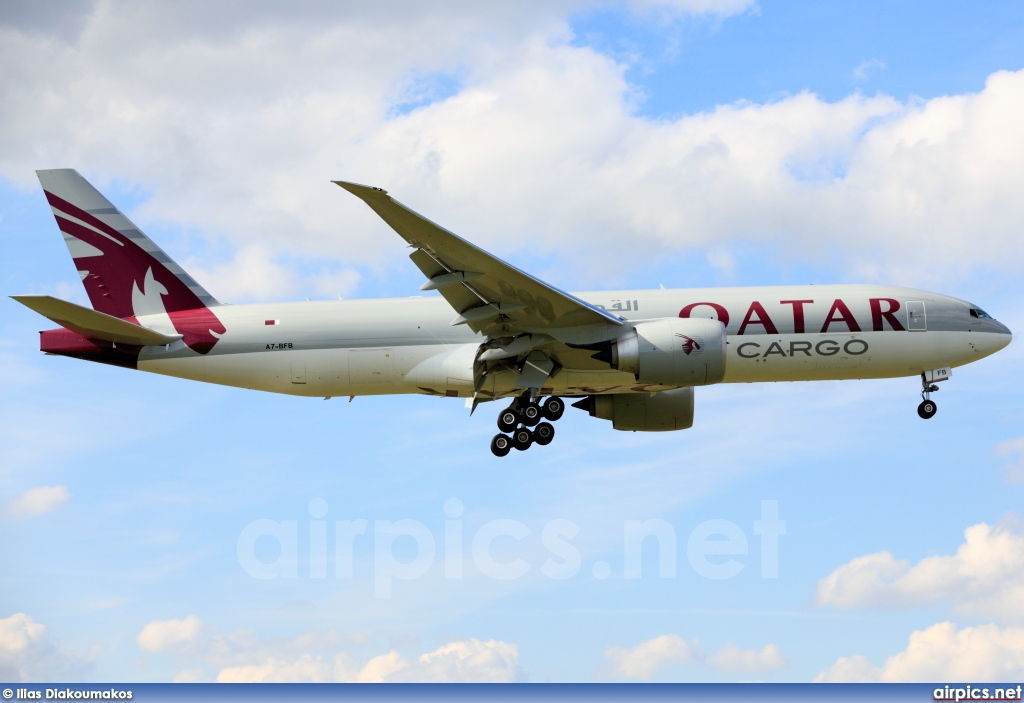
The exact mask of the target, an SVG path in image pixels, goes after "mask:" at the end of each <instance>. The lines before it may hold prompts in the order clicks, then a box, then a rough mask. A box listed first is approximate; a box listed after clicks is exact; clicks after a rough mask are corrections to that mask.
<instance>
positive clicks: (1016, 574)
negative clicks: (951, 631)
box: [817, 521, 1024, 622]
mask: <svg viewBox="0 0 1024 703" xmlns="http://www.w3.org/2000/svg"><path fill="white" fill-rule="evenodd" d="M939 600H942V601H946V602H948V603H950V604H951V605H952V607H953V608H954V610H956V611H957V612H960V613H964V614H968V615H972V616H977V617H984V618H995V619H997V620H1002V621H1017V622H1021V621H1024V532H1022V531H1021V529H1020V526H1019V524H1017V523H1016V522H1014V521H1004V522H1003V523H1000V524H998V525H994V526H992V525H986V524H984V523H982V524H978V525H973V526H971V527H968V528H967V529H966V530H964V543H963V544H962V545H960V546H959V547H958V548H957V550H956V553H955V554H952V555H946V556H933V557H927V558H925V559H922V560H921V561H919V562H918V563H917V564H915V565H913V566H912V565H910V563H909V562H907V561H905V560H898V559H896V558H895V557H894V556H893V555H892V554H890V553H889V552H877V553H875V554H868V555H866V556H862V557H858V558H856V559H853V560H851V561H850V562H848V563H846V564H844V565H842V566H840V567H839V568H838V569H836V570H835V571H833V572H832V573H831V574H829V575H828V576H827V577H825V578H824V579H822V580H821V581H820V582H819V583H818V592H817V601H818V603H819V604H820V605H833V606H836V607H839V608H858V607H868V608H879V607H880V608H909V607H914V606H917V605H921V604H924V603H931V602H935V601H939Z"/></svg>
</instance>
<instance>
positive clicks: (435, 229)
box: [334, 181, 624, 337]
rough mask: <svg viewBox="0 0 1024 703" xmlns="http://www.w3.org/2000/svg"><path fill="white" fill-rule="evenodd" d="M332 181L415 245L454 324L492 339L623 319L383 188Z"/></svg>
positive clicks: (429, 286)
mask: <svg viewBox="0 0 1024 703" xmlns="http://www.w3.org/2000/svg"><path fill="white" fill-rule="evenodd" d="M334 183H336V184H337V185H339V186H341V187H342V188H344V189H345V190H347V191H348V192H350V193H352V194H353V195H355V196H356V197H358V198H360V199H361V200H363V202H365V203H366V204H367V205H369V206H370V208H372V209H373V211H374V212H376V213H377V214H378V215H380V217H381V219H383V220H384V221H385V222H386V223H387V224H388V225H390V226H391V229H393V230H395V231H396V232H398V234H399V235H400V236H401V237H402V239H404V240H405V241H407V242H409V244H410V245H411V246H413V247H415V248H416V251H414V252H413V253H412V254H410V255H409V258H410V259H412V260H413V263H415V264H416V266H418V267H419V269H420V271H422V272H423V274H424V275H425V276H426V277H427V282H426V283H424V284H423V285H422V286H421V287H420V288H421V290H437V291H439V292H440V293H441V295H442V296H444V298H445V300H447V301H448V303H449V304H450V305H451V306H452V308H454V309H455V312H456V313H458V317H456V318H455V319H454V320H452V325H461V324H465V325H469V326H470V328H472V329H473V331H475V332H482V333H484V334H487V335H488V336H492V337H494V336H503V335H514V334H518V333H522V332H533V331H538V332H539V331H543V330H547V329H552V328H559V327H574V326H582V325H595V324H613V325H621V324H623V322H624V320H623V319H622V318H620V317H618V316H617V315H613V314H611V313H609V312H606V311H604V310H602V309H601V308H598V307H594V306H593V305H590V304H589V303H586V302H584V301H582V300H580V299H579V298H576V297H574V296H572V295H569V294H568V293H565V292H563V291H560V290H558V289H557V288H555V287H553V286H550V285H548V284H547V283H544V282H543V281H541V280H538V279H536V278H534V277H533V276H531V275H529V274H527V273H524V272H523V271H520V270H519V269H517V268H515V267H514V266H511V265H509V264H506V263H505V262H504V261H502V260H501V259H498V258H497V257H495V256H492V255H491V254H488V253H487V252H486V251H484V250H483V249H480V248H479V247H476V246H474V245H472V244H470V243H469V242H467V241H466V240H465V239H462V238H461V237H459V236H458V235H455V234H452V233H451V232H449V231H448V230H446V229H444V228H443V227H440V226H438V225H436V224H434V223H433V222H431V221H430V220H428V219H427V218H425V217H423V216H422V215H419V214H418V213H415V212H413V211H412V210H410V209H409V208H407V207H406V206H404V205H402V204H401V203H400V202H398V201H397V200H394V199H392V198H391V197H390V196H389V195H388V194H387V191H385V190H382V189H380V188H373V187H371V186H364V185H359V184H358V183H348V182H346V181H334Z"/></svg>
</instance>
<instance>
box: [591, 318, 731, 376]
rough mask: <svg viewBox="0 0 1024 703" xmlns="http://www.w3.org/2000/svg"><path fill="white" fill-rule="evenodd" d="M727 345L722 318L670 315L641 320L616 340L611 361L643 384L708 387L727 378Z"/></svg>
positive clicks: (613, 366)
mask: <svg viewBox="0 0 1024 703" xmlns="http://www.w3.org/2000/svg"><path fill="white" fill-rule="evenodd" d="M725 345H726V337H725V325H723V324H722V323H721V322H719V321H718V320H708V319H704V318H679V317H666V318H663V319H660V320H652V321H650V322H641V323H640V324H638V325H637V326H636V327H634V328H633V329H632V330H631V331H630V332H628V333H626V334H624V335H622V336H621V337H619V338H618V339H616V340H615V341H614V342H612V347H611V355H610V356H611V358H610V360H609V361H610V363H611V366H612V368H613V369H618V370H619V371H627V372H629V373H632V374H633V375H634V376H636V380H637V381H639V382H641V383H652V384H658V385H663V386H707V385H710V384H712V383H718V382H719V381H721V380H722V379H723V378H724V377H725V359H726V346H725ZM598 358H601V357H598Z"/></svg>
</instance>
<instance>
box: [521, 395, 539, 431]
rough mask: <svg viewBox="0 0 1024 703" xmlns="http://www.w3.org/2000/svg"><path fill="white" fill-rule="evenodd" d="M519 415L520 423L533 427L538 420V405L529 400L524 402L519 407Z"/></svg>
mask: <svg viewBox="0 0 1024 703" xmlns="http://www.w3.org/2000/svg"><path fill="white" fill-rule="evenodd" d="M519 413H520V416H521V417H522V423H523V424H524V425H526V426H527V427H533V426H534V425H536V424H537V423H538V422H540V414H541V409H540V406H539V405H537V404H536V403H534V402H533V401H530V402H529V403H524V404H523V405H522V406H521V407H520V409H519Z"/></svg>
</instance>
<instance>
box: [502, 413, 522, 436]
mask: <svg viewBox="0 0 1024 703" xmlns="http://www.w3.org/2000/svg"><path fill="white" fill-rule="evenodd" d="M518 424H519V413H517V412H516V411H515V410H513V409H512V408H505V409H504V410H502V411H501V414H500V415H498V429H499V430H501V431H502V432H511V431H512V430H514V429H515V428H516V426H517V425H518Z"/></svg>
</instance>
